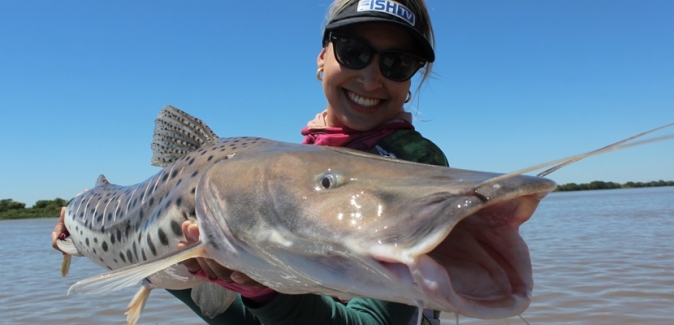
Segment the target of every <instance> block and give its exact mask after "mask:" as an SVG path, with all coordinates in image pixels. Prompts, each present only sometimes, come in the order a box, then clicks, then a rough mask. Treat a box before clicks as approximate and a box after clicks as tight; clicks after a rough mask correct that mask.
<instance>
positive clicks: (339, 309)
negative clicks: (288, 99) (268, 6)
mask: <svg viewBox="0 0 674 325" xmlns="http://www.w3.org/2000/svg"><path fill="white" fill-rule="evenodd" d="M369 152H371V153H374V154H385V155H389V156H393V157H395V158H398V159H403V160H407V161H414V162H419V163H425V164H432V165H439V166H448V164H447V158H446V157H445V155H444V154H443V153H442V150H440V148H438V147H437V146H436V145H435V144H434V143H433V142H431V141H429V140H428V139H426V138H424V137H422V136H421V134H419V132H417V131H414V130H405V129H401V130H397V131H395V132H393V133H392V134H391V135H389V136H388V137H386V138H384V139H382V140H381V141H380V142H379V143H378V144H377V147H375V148H372V149H371V150H370V151H369ZM168 291H169V292H170V293H171V294H173V295H174V296H176V297H177V298H178V299H180V300H182V301H183V302H184V303H185V304H186V305H188V306H189V307H190V308H191V309H192V310H193V311H194V312H195V313H196V314H197V315H199V316H200V317H201V318H202V319H203V320H204V321H205V322H206V323H207V324H214V325H215V324H224V325H238V324H243V325H259V324H265V325H300V324H325V325H331V324H334V325H384V324H394V325H407V324H408V323H409V322H410V319H411V317H412V316H413V315H414V313H415V311H416V310H417V307H414V306H409V305H405V304H400V303H394V302H387V301H381V300H376V299H369V298H354V299H351V300H349V302H348V303H347V304H343V303H341V302H337V301H335V300H334V299H332V298H331V297H327V296H317V295H312V294H305V295H286V294H281V293H279V294H278V295H277V296H276V297H274V298H273V299H272V300H271V301H269V302H266V303H265V304H264V305H262V306H256V305H255V303H254V302H252V301H249V300H247V299H245V298H241V296H239V297H238V298H237V299H236V300H235V301H234V303H232V305H231V306H230V307H229V308H228V309H227V311H225V312H224V313H222V314H220V315H218V316H217V317H215V318H213V319H211V318H208V317H205V316H203V315H202V314H201V311H200V309H199V307H198V306H197V305H196V304H195V303H194V301H192V298H191V297H190V293H191V289H187V290H168Z"/></svg>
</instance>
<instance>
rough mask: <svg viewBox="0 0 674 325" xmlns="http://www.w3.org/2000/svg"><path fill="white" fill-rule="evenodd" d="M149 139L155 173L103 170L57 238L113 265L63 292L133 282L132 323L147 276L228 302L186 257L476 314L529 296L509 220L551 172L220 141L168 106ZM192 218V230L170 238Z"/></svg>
mask: <svg viewBox="0 0 674 325" xmlns="http://www.w3.org/2000/svg"><path fill="white" fill-rule="evenodd" d="M152 148H153V150H154V153H155V155H154V157H153V163H154V164H155V165H158V166H162V167H164V169H163V170H162V171H161V172H159V173H158V174H156V175H155V176H153V177H152V178H150V179H149V180H147V181H145V182H143V183H140V184H136V185H132V186H118V185H113V184H110V183H109V182H108V181H107V180H105V178H103V177H101V178H100V179H99V181H98V183H97V185H96V187H95V188H93V189H91V190H89V191H87V192H85V193H83V194H81V195H79V196H77V197H76V198H75V199H74V200H73V201H72V203H71V204H70V205H69V206H68V209H67V214H66V216H67V217H66V226H67V228H68V230H69V231H70V233H71V236H70V237H69V238H68V239H67V240H66V241H64V242H63V247H66V246H68V245H67V243H70V244H72V245H71V246H69V249H68V250H67V251H68V252H70V253H72V254H80V255H85V256H86V257H88V258H89V259H91V260H92V261H93V262H95V263H97V264H99V265H101V266H103V267H105V268H108V269H110V270H114V271H112V272H109V273H107V274H104V275H102V276H99V277H94V278H91V279H87V280H84V281H80V282H78V283H76V284H75V285H73V286H72V287H71V289H70V292H74V293H105V292H108V291H111V290H116V289H120V288H123V287H126V286H130V285H134V284H137V283H139V282H142V283H143V286H142V288H141V289H140V291H139V293H138V294H137V296H136V297H135V298H134V299H133V300H132V303H131V304H130V307H129V309H130V310H131V313H130V314H131V315H133V316H131V317H130V322H135V319H137V317H138V316H137V315H138V314H139V313H140V309H142V306H143V305H144V302H145V300H146V299H147V295H148V293H149V290H151V289H152V288H155V287H159V288H171V289H182V288H189V287H193V288H194V289H193V295H195V300H197V301H199V302H200V304H201V307H202V309H203V310H206V311H207V312H208V313H209V314H210V315H217V314H218V313H220V312H222V310H223V308H226V307H227V302H225V300H226V299H231V297H232V296H233V295H232V294H231V293H229V292H227V291H226V290H224V289H222V288H220V287H217V286H213V285H210V284H208V283H203V282H202V280H201V279H199V278H195V277H193V276H192V275H191V274H189V273H188V272H187V270H186V269H185V268H184V267H183V266H182V265H181V264H180V262H181V261H184V260H185V259H188V258H194V257H208V258H212V259H214V260H216V261H217V262H218V263H220V264H222V265H224V266H226V267H228V268H230V269H234V270H238V271H241V272H243V273H245V274H247V275H249V276H250V277H252V278H253V279H255V280H257V281H258V282H260V283H262V284H264V285H266V286H268V287H270V288H272V289H274V290H276V291H279V292H282V293H287V294H302V293H315V294H324V295H330V296H335V297H340V298H347V299H348V298H352V297H370V298H376V299H382V300H388V301H395V302H400V303H405V304H410V305H414V306H419V307H425V308H431V309H435V310H443V311H449V312H453V313H455V314H457V315H466V316H469V317H477V318H501V317H509V316H513V315H518V314H520V313H522V312H523V311H524V310H525V309H526V308H527V306H528V305H529V302H530V298H531V292H532V288H533V280H532V269H531V261H530V258H529V252H528V248H527V246H526V244H525V242H524V241H523V240H522V238H521V237H520V236H519V234H518V228H519V226H520V225H521V224H522V223H524V222H525V221H527V220H528V219H529V218H530V217H531V216H532V214H533V213H534V211H535V209H536V207H537V205H538V203H539V201H540V199H541V198H543V197H544V196H545V195H547V194H548V193H549V192H550V191H552V190H553V189H554V188H555V186H556V185H555V183H554V182H553V181H551V180H548V179H545V178H540V177H533V176H522V175H510V176H508V177H504V178H502V179H497V180H495V179H496V178H495V177H497V176H498V175H499V174H494V173H484V172H475V171H468V170H461V169H453V168H447V167H439V166H431V165H424V164H417V163H410V162H405V161H400V160H396V159H391V158H387V157H380V156H377V155H371V154H367V153H363V152H359V151H353V150H349V149H344V148H332V147H320V146H310V145H298V144H290V143H282V142H276V141H271V140H266V139H260V138H251V137H243V138H222V139H221V138H218V137H216V136H215V134H214V133H213V132H212V131H211V130H210V129H209V128H208V127H207V126H206V125H205V124H203V123H202V122H201V121H200V120H198V119H196V118H194V117H192V116H190V115H188V114H187V113H184V112H182V111H180V110H178V109H176V108H173V107H166V108H164V109H163V110H162V111H161V112H160V114H159V117H158V118H157V121H156V128H155V137H154V142H153V145H152ZM188 219H196V220H197V222H198V224H199V227H200V230H201V237H200V240H199V241H198V242H197V243H194V244H192V245H190V246H188V247H187V248H185V249H183V250H178V249H177V243H178V242H179V241H180V240H183V234H182V233H181V227H180V225H181V223H182V222H183V221H185V220H188ZM211 295H214V296H211ZM204 297H209V298H204ZM213 297H215V298H213ZM207 302H212V304H210V305H209V304H207Z"/></svg>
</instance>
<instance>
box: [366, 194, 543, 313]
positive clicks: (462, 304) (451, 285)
mask: <svg viewBox="0 0 674 325" xmlns="http://www.w3.org/2000/svg"><path fill="white" fill-rule="evenodd" d="M545 194H547V192H545V193H542V194H529V195H523V196H519V197H514V198H503V199H500V200H494V201H492V202H482V203H481V204H478V205H479V207H477V208H475V209H473V210H474V211H473V212H469V213H466V215H465V216H462V217H459V218H457V219H458V222H455V223H453V224H450V225H448V226H447V227H445V229H440V230H439V231H438V232H437V233H436V234H432V235H428V236H426V237H427V238H428V239H426V240H424V241H423V242H421V243H419V244H417V245H415V246H413V247H411V248H410V249H407V250H405V251H402V252H401V251H398V252H397V253H396V254H382V253H384V250H374V251H371V253H372V254H371V256H372V257H373V258H374V259H375V260H376V261H377V262H378V263H379V266H380V267H381V268H383V269H385V270H386V271H385V272H387V273H388V274H389V276H391V277H392V278H393V279H395V281H400V283H406V284H407V285H408V286H409V287H412V288H413V290H415V291H416V292H417V294H418V296H419V299H418V301H412V302H409V301H408V302H407V303H411V304H417V303H418V302H419V301H422V302H423V304H424V306H425V307H427V308H431V309H437V310H442V311H451V312H454V313H455V314H457V315H464V316H468V317H474V318H483V319H490V318H505V317H511V316H515V315H519V314H521V313H522V312H523V311H524V310H525V309H526V308H527V307H528V306H529V303H530V301H531V293H532V290H533V274H532V268H531V259H530V256H529V249H528V247H527V245H526V243H525V242H524V240H523V239H522V237H521V236H520V235H519V226H520V225H521V224H522V223H524V222H525V221H527V220H528V219H529V218H530V217H531V216H532V215H533V213H534V211H535V209H536V207H537V206H538V203H539V202H540V199H541V198H542V197H543V196H544V195H545ZM433 205H434V208H435V212H434V213H433V214H436V215H442V214H446V213H447V210H448V208H447V207H448V206H449V205H451V204H446V203H442V204H441V203H439V202H435V203H433ZM435 219H437V218H435Z"/></svg>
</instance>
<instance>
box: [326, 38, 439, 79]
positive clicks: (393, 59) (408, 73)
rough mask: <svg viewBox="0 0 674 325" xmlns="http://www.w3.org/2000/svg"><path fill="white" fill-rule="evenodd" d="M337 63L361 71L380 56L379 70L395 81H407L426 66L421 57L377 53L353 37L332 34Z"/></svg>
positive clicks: (383, 52) (331, 39)
mask: <svg viewBox="0 0 674 325" xmlns="http://www.w3.org/2000/svg"><path fill="white" fill-rule="evenodd" d="M329 37H330V41H331V42H332V47H333V49H334V50H335V57H336V58H337V62H339V64H341V65H342V66H344V67H346V68H349V69H353V70H359V69H362V68H364V67H366V66H367V65H368V64H370V61H372V57H373V56H374V55H375V54H379V69H380V70H381V74H382V75H384V77H386V78H388V79H390V80H393V81H406V80H408V79H410V78H412V76H413V75H414V74H415V73H417V71H419V69H421V67H423V66H424V64H426V62H425V60H424V59H422V58H421V57H418V56H415V55H412V54H409V53H405V52H400V51H377V50H375V49H373V48H372V47H371V46H370V45H368V44H367V43H365V42H364V41H361V40H359V39H357V38H354V37H352V36H347V35H343V34H339V33H335V32H331V33H330V36H329Z"/></svg>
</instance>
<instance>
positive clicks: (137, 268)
mask: <svg viewBox="0 0 674 325" xmlns="http://www.w3.org/2000/svg"><path fill="white" fill-rule="evenodd" d="M195 257H206V250H205V248H204V244H203V243H202V242H201V241H198V242H196V243H193V244H190V245H188V246H187V247H185V249H181V250H179V251H175V252H172V253H169V254H166V255H164V256H160V257H158V258H156V259H152V260H149V261H146V262H143V263H139V264H134V265H130V266H127V267H125V268H121V269H118V270H114V271H110V272H108V273H105V274H101V275H97V276H94V277H91V278H88V279H84V280H82V281H79V282H77V283H75V284H73V285H72V286H71V287H70V289H69V290H68V294H71V293H75V294H85V293H86V294H102V293H108V292H113V291H117V290H120V289H123V288H126V287H130V286H132V285H136V284H138V283H139V282H140V281H142V280H143V279H145V278H147V277H149V276H151V275H152V274H155V273H157V272H159V271H161V270H164V269H166V268H168V267H170V266H171V265H174V264H177V263H180V262H182V261H184V260H186V259H190V258H195Z"/></svg>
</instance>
